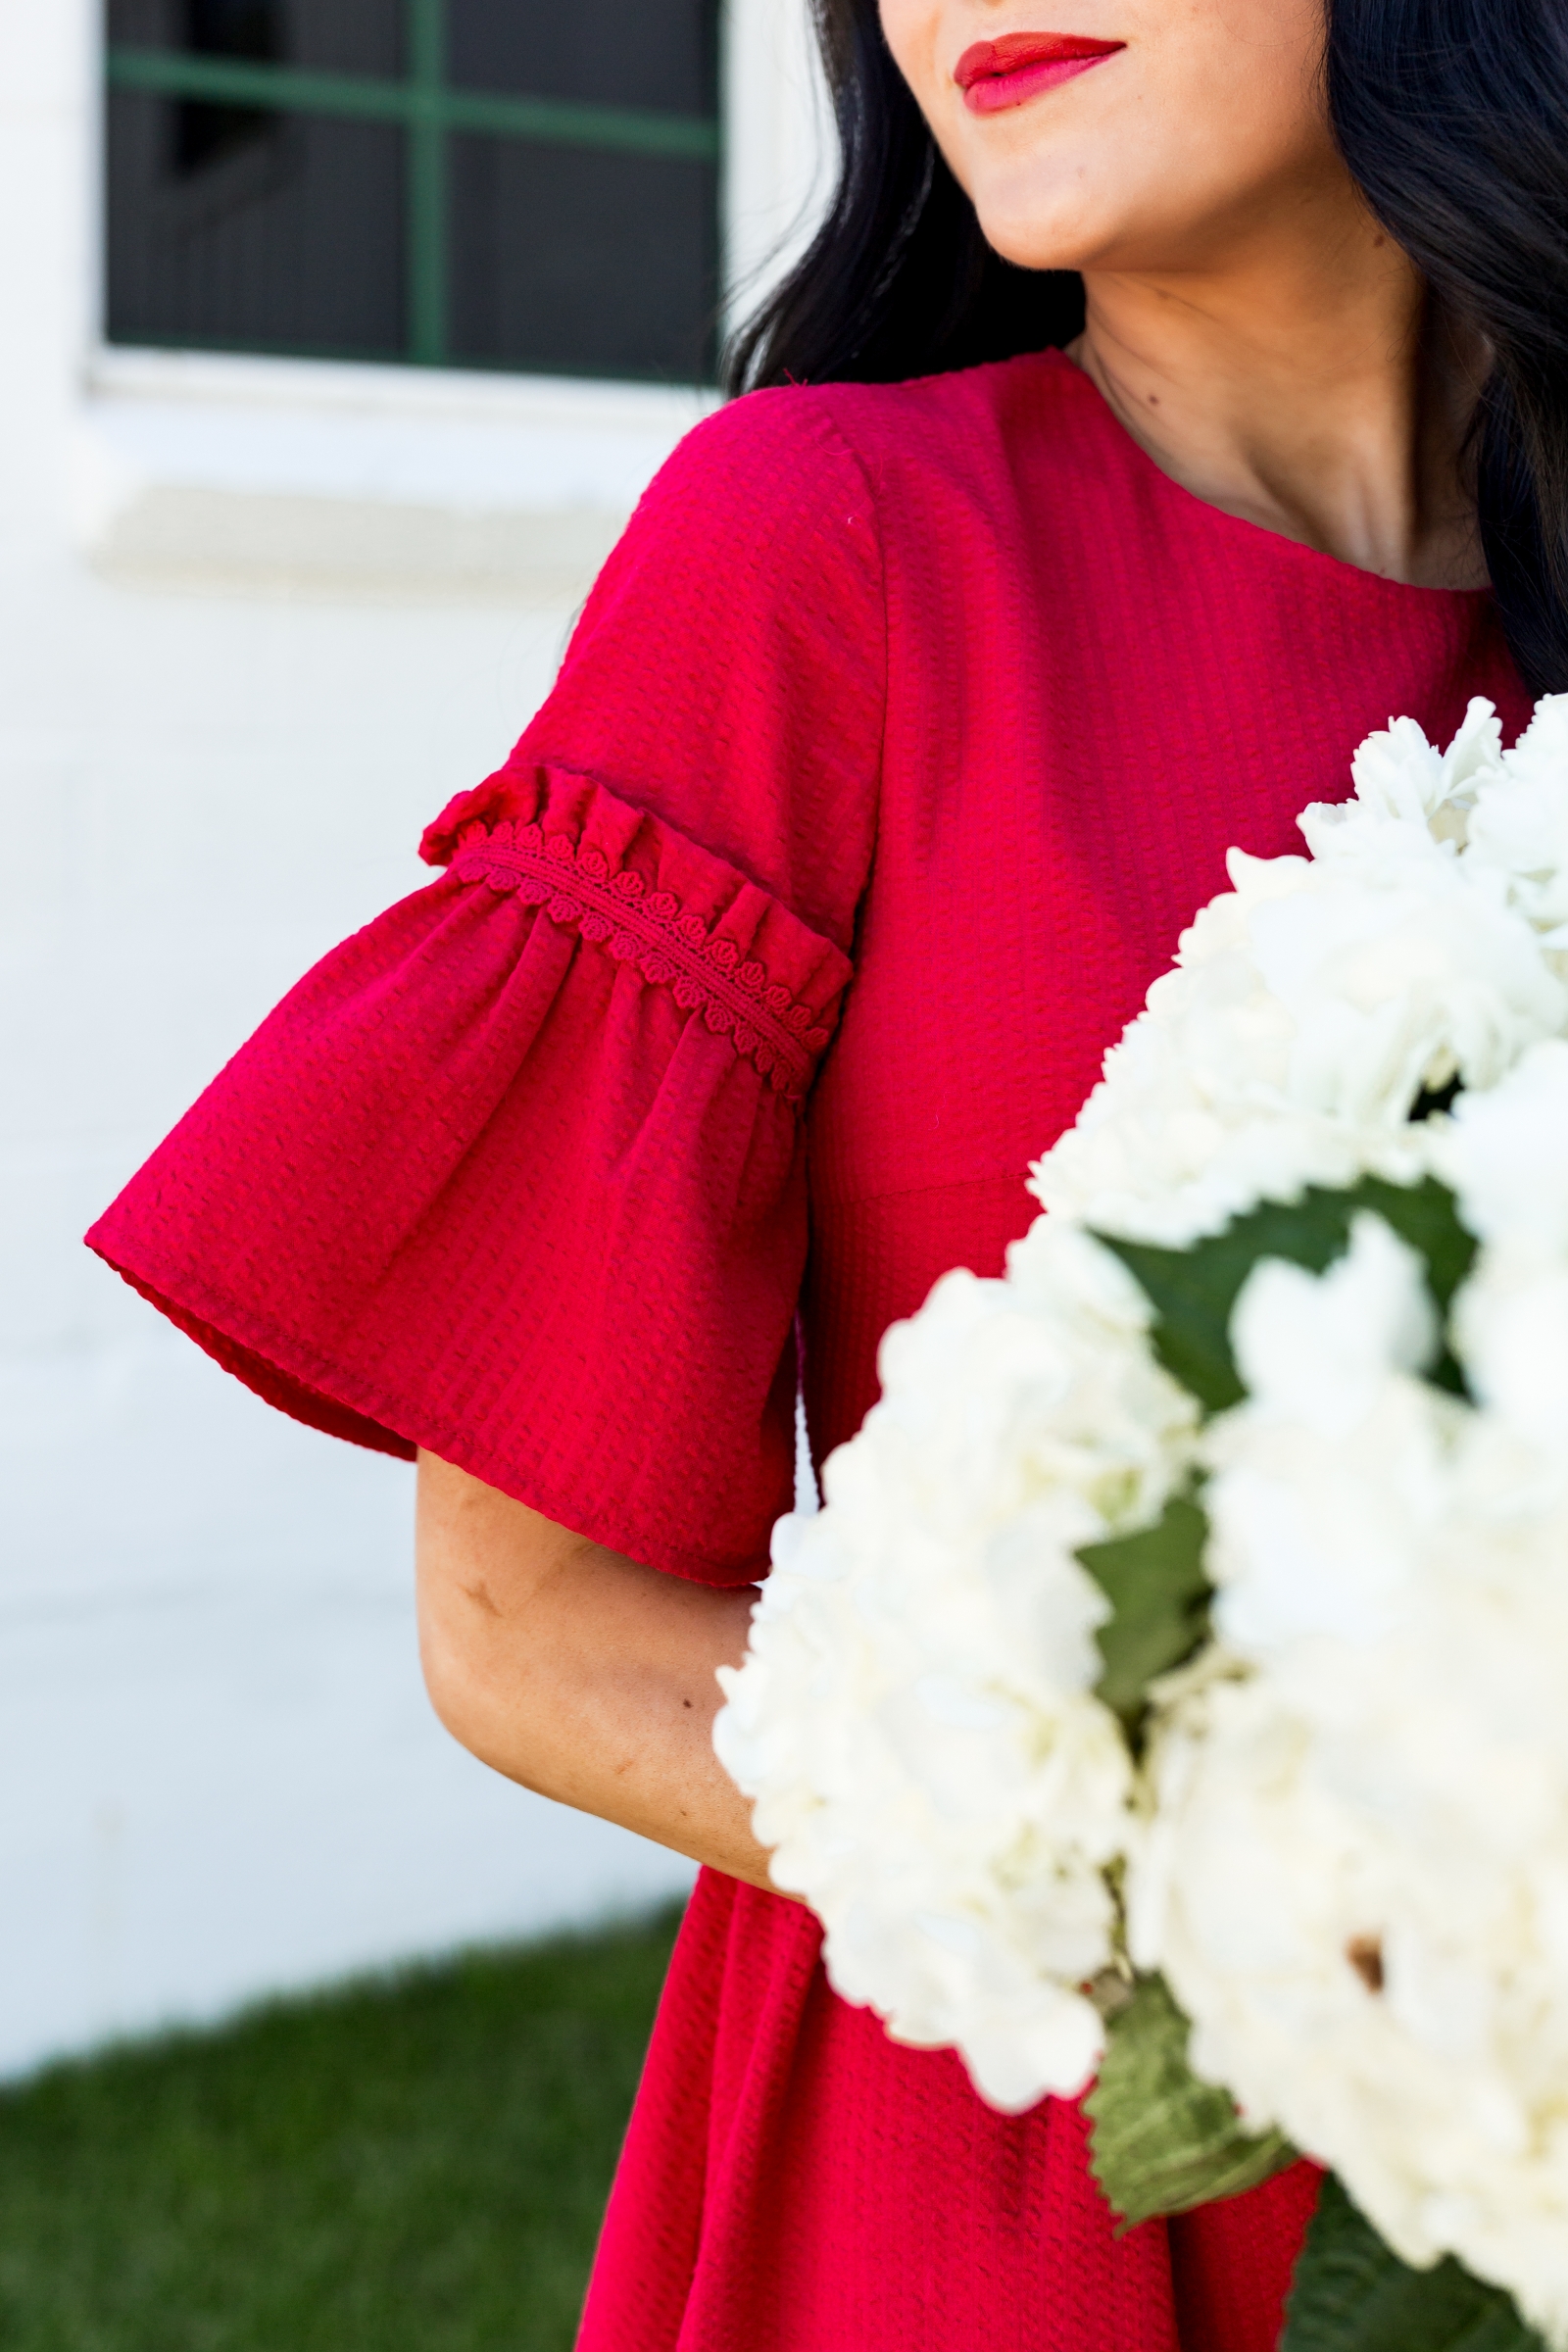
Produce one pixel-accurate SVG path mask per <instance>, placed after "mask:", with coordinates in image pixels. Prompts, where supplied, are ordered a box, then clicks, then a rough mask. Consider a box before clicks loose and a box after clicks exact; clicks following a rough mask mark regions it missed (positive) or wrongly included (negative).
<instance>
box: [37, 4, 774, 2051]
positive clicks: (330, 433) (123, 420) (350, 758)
mask: <svg viewBox="0 0 1568 2352" xmlns="http://www.w3.org/2000/svg"><path fill="white" fill-rule="evenodd" d="M803 23H804V10H803V7H802V5H801V0H736V5H735V13H734V20H733V23H732V28H731V44H730V59H729V68H728V77H729V86H730V105H731V111H732V129H733V132H734V134H735V135H733V136H732V139H731V144H730V153H731V156H732V158H733V159H734V160H733V161H732V164H731V176H730V184H729V190H728V197H729V207H730V223H731V228H730V251H731V262H732V269H733V270H734V271H735V272H736V273H737V274H739V275H747V276H751V277H753V278H754V279H755V276H756V273H757V272H758V270H760V266H761V264H762V261H763V257H764V255H765V253H766V251H767V250H768V248H769V246H770V244H776V241H777V239H778V238H779V236H780V235H781V234H782V233H783V232H784V231H785V230H787V229H788V228H790V227H791V226H792V225H798V223H799V221H800V220H801V219H802V218H803V217H804V215H805V213H806V211H807V209H808V207H809V201H810V197H811V193H812V189H813V187H814V186H815V185H817V184H818V183H819V180H820V139H819V135H818V132H817V130H814V129H813V112H812V109H813V99H812V85H811V81H810V75H809V67H808V64H807V58H806V48H805V42H804V33H803ZM97 40H98V12H97V9H96V6H95V5H94V0H47V4H46V5H40V0H0V809H3V824H4V847H3V850H0V1007H3V1016H4V1017H3V1026H0V2072H15V2071H17V2070H19V2069H22V2068H25V2067H27V2066H29V2065H31V2064H33V2063H35V2062H37V2061H38V2060H39V2059H40V2058H42V2057H45V2056H47V2055H48V2054H50V2053H53V2052H57V2051H62V2050H68V2049H73V2048H77V2047H80V2046H83V2045H86V2044H90V2043H91V2042H92V2041H94V2040H95V2039H97V2038H99V2037H101V2036H102V2035H104V2034H111V2033H122V2032H129V2031H137V2030H141V2029H143V2028H147V2027H150V2026H153V2025H155V2024H158V2023H160V2022H162V2021H165V2020H168V2019H174V2018H181V2019H183V2018H202V2017H208V2016H212V2015H216V2014H221V2012H222V2011H223V2010H225V2009H226V2008H228V2007H230V2006H231V2005H232V2004H234V2003H235V2002H237V2001H239V2000H242V1999H245V1998H248V1997H250V1996H252V1995H254V1994H256V1993H259V1992H262V1991H268V1990H272V1989H275V1988H278V1987H281V1986H287V1985H298V1984H304V1983H308V1982H313V1981H318V1980H320V1979H322V1978H325V1977H329V1976H331V1975H334V1974H336V1973H339V1972H342V1971H345V1970H348V1969H352V1968H356V1967H360V1966H363V1965H367V1964H372V1963H377V1962H380V1961H384V1960H387V1959H391V1958H395V1957H397V1956H400V1955H404V1954H412V1953H417V1952H424V1951H429V1950H433V1949H440V1948H442V1947H445V1946H449V1945H451V1944H454V1943H457V1942H460V1941H462V1940H465V1939H467V1938H472V1937H483V1936H502V1935H511V1934H515V1933H518V1932H523V1931H528V1930H532V1929H536V1928H540V1927H543V1926H546V1925H549V1924H552V1923H556V1922H561V1921H565V1920H576V1919H582V1918H586V1917H591V1916H593V1915H595V1914H596V1913H602V1912H604V1911H606V1910H608V1909H611V1908H613V1907H616V1906H625V1905H629V1904H635V1903H640V1902H643V1901H645V1900H647V1899H649V1898H651V1897H653V1896H655V1895H657V1894H659V1893H662V1892H663V1891H665V1890H669V1889H672V1888H677V1887H680V1886H682V1885H683V1884H684V1883H685V1880H686V1877H687V1873H686V1872H685V1870H684V1867H683V1866H682V1865H681V1864H679V1863H678V1862H676V1861H674V1860H673V1859H672V1858H671V1857H669V1856H667V1855H664V1854H662V1853H661V1852H660V1851H658V1850H657V1849H655V1848H652V1847H648V1846H645V1845H642V1844H641V1843H639V1842H638V1841H637V1840H635V1839H633V1838H627V1837H624V1836H622V1835H620V1834H619V1833H618V1832H614V1831H612V1830H609V1829H607V1828H604V1827H603V1826H602V1825H599V1824H596V1823H590V1822H587V1821H584V1820H582V1819H580V1818H579V1817H577V1816H574V1815H570V1814H566V1813H564V1812H561V1811H559V1810H558V1809H557V1808H554V1807H552V1806H550V1805H548V1804H545V1803H543V1802H542V1801H539V1800H535V1799H532V1798H530V1797H528V1796H526V1795H524V1794H523V1793H521V1792H520V1791H518V1790H516V1789H512V1788H510V1787H509V1786H507V1785H506V1784H504V1783H502V1782H501V1781H499V1780H496V1779H494V1778H493V1777H492V1776H490V1775H489V1774H487V1773H486V1772H484V1771H483V1770H482V1768H481V1767H480V1766H478V1765H476V1764H474V1763H472V1762H471V1761H470V1760H469V1759H468V1758H467V1757H466V1756H465V1755H463V1754H462V1753H461V1752H460V1751H459V1750H458V1749H457V1748H456V1747H455V1746H454V1745H453V1744H452V1743H451V1742H450V1741H449V1740H447V1739H446V1737H445V1735H444V1734H443V1733H442V1732H441V1731H440V1730H439V1728H438V1727H437V1726H436V1724H435V1722H434V1720H433V1718H432V1717H431V1715H430V1713H429V1711H428V1708H427V1705H426V1703H425V1700H424V1697H423V1693H422V1691H421V1689H420V1687H419V1683H418V1677H417V1665H416V1660H415V1651H414V1639H413V1626H412V1612H411V1605H410V1595H409V1554H410V1530H409V1512H410V1501H411V1478H410V1473H409V1472H408V1471H407V1469H406V1468H405V1467H404V1466H403V1465H401V1464H397V1463H392V1462H389V1461H387V1460H385V1459H382V1458H379V1457H372V1456H368V1455H366V1454H362V1453H359V1452H357V1451H355V1450H354V1449H352V1448H349V1447H345V1446H337V1445H335V1444H333V1443H332V1442H331V1441H329V1440H327V1439H324V1438H321V1437H318V1436H316V1435H315V1434H314V1433H311V1432H308V1431H305V1430H302V1429H300V1428H298V1427H296V1426H295V1425H293V1424H292V1423H289V1422H287V1421H284V1420H282V1419H281V1418H279V1417H278V1416H276V1415H274V1414H271V1413H270V1412H269V1411H268V1410H267V1409H266V1408H265V1407H264V1406H262V1405H260V1404H258V1403H257V1402H256V1401H255V1400H253V1399H252V1398H251V1397H249V1396H248V1395H246V1394H245V1393H244V1392H243V1391H242V1390H240V1389H239V1388H238V1387H237V1386H236V1385H235V1384H233V1383H232V1382H230V1381H228V1380H226V1379H225V1378H224V1377H223V1376H222V1375H221V1373H219V1372H218V1371H217V1370H216V1369H214V1367H213V1366H212V1365H210V1364H209V1363H208V1362H207V1360H206V1359H205V1358H204V1357H202V1356H201V1355H200V1354H199V1353H198V1352H197V1350H195V1349H194V1348H191V1347H190V1346H188V1345H187V1344H186V1343H185V1342H183V1341H181V1340H180V1339H178V1338H177V1337H176V1336H175V1335H174V1334H172V1332H170V1331H169V1330H168V1329H167V1328H166V1327H165V1326H164V1325H163V1324H162V1323H161V1321H160V1320H159V1319H158V1318H157V1317H156V1316H155V1315H154V1314H153V1313H152V1312H151V1311H150V1310H149V1309H147V1308H146V1307H144V1306H143V1305H141V1304H140V1302H139V1301H137V1300H136V1299H134V1298H133V1297H132V1296H131V1295H130V1294H129V1293H128V1292H127V1291H125V1290H123V1288H122V1287H121V1285H119V1284H118V1283H117V1282H116V1281H115V1279H114V1278H113V1276H111V1275H110V1274H108V1273H107V1272H106V1271H105V1270H104V1269H103V1268H102V1267H101V1266H100V1265H99V1264H98V1263H97V1261H96V1260H94V1259H92V1258H91V1257H90V1256H89V1255H88V1254H87V1253H86V1252H85V1251H84V1250H82V1249H81V1247H80V1244H79V1238H78V1237H79V1235H80V1233H81V1231H82V1230H83V1228H84V1227H85V1226H86V1224H87V1223H88V1222H89V1221H90V1219H91V1218H92V1216H93V1215H94V1214H95V1213H96V1211H97V1210H98V1209H99V1208H100V1207H101V1206H102V1205H103V1204H104V1203H105V1202H106V1201H108V1200H109V1198H110V1197H111V1196H112V1195H113V1194H114V1192H115V1191H116V1190H117V1189H118V1188H119V1186H120V1184H121V1183H122V1182H123V1179H124V1177H125V1176H126V1175H127V1174H128V1173H129V1172H130V1171H131V1169H132V1168H133V1167H134V1166H135V1165H136V1164H137V1163H138V1161H139V1159H140V1158H141V1157H142V1156H143V1154H144V1153H145V1152H147V1151H148V1149H149V1148H150V1147H151V1146H152V1145H153V1144H154V1143H155V1142H156V1141H157V1139H158V1137H159V1136H160V1135H161V1134H162V1133H163V1132H164V1131H165V1129H166V1128H167V1127H168V1126H169V1124H170V1123H171V1122H172V1120H173V1119H174V1118H175V1117H176V1116H177V1115H178V1113H179V1112H180V1111H181V1110H182V1109H183V1108H184V1106H185V1105H186V1103H188V1102H189V1101H190V1100H191V1098H192V1097H193V1096H194V1095H195V1094H196V1093H197V1092H198V1090H199V1089H200V1088H201V1086H202V1085H203V1084H204V1083H205V1081H206V1080H207V1078H208V1077H209V1076H210V1075H211V1074H212V1073H213V1071H214V1070H215V1069H216V1068H217V1067H218V1066H219V1064H220V1063H221V1061H222V1060H223V1058H224V1057H225V1056H226V1054H228V1053H229V1052H230V1051H231V1050H232V1048H233V1047H234V1045H235V1044H236V1043H237V1042H238V1041H239V1040H240V1039H241V1038H242V1037H243V1036H244V1035H245V1034H246V1033H247V1032H248V1030H249V1029H250V1028H251V1027H252V1026H253V1024H254V1023H255V1022H256V1021H257V1020H258V1019H259V1018H260V1017H261V1015H262V1014H263V1013H264V1012H265V1011H266V1010H267V1008H268V1006H269V1005H270V1004H271V1003H272V1002H273V1000H274V999H275V998H276V997H277V996H278V995H279V994H280V993H281V992H282V990H283V989H284V988H286V987H287V986H288V984H289V983H290V982H291V981H292V980H293V979H294V978H295V977H296V976H297V975H298V973H299V972H300V971H301V970H302V969H303V968H304V967H305V966H306V965H307V964H308V963H310V962H311V961H312V960H313V959H314V958H315V957H316V956H318V955H319V954H320V953H321V952H322V951H323V950H325V949H326V948H327V947H328V946H330V945H331V944H332V943H333V942H334V941H335V940H336V939H338V938H339V937H340V936H342V934H343V933H344V932H346V931H348V930H349V929H351V928H352V927H354V926H355V925H357V924H358V923H360V922H363V921H364V920H365V919H366V918H367V917H368V915H370V914H372V913H373V912H375V911H376V909H377V908H379V907H382V906H383V905H385V904H386V903H388V902H389V901H390V900H392V899H394V898H396V897H398V896H400V895H401V894H402V893H403V892H404V891H406V890H407V889H409V888H411V887H414V886H415V885H416V884H417V882H418V881H419V880H420V879H422V878H423V872H424V869H422V868H421V867H419V866H418V865H417V862H416V860H415V858H414V844H415V842H416V840H417V835H418V832H419V829H420V826H421V825H422V823H423V822H424V820H425V819H426V818H427V817H428V816H429V815H430V814H431V813H432V812H433V811H434V810H435V809H438V808H439V807H440V806H441V804H442V803H443V802H444V801H445V800H446V799H447V798H448V797H449V795H451V794H452V793H453V792H455V791H458V790H460V789H462V788H463V787H465V786H466V785H467V784H469V783H471V782H473V781H474V780H476V779H477V778H478V777H479V776H480V775H482V774H483V773H484V772H486V770H487V769H488V768H490V767H491V766H493V765H494V764H495V763H496V762H497V760H499V759H500V758H501V757H502V755H503V754H504V753H505V751H506V749H507V747H508V746H509V744H510V743H511V742H512V740H513V738H514V737H515V734H516V733H517V732H518V730H519V728H520V727H521V725H522V723H523V721H524V720H525V718H526V717H527V715H528V713H529V711H531V710H532V709H533V708H534V706H535V705H536V704H537V702H538V701H539V700H540V698H541V697H542V695H543V694H544V693H545V691H546V690H547V688H548V685H549V682H550V679H551V676H552V674H553V670H554V667H555V663H556V662H557V660H558V658H559V655H560V651H561V648H562V645H563V642H564V635H565V632H566V629H567V627H568V625H569V620H570V615H571V612H572V610H573V608H574V606H575V605H576V603H577V602H578V601H579V599H580V597H581V595H582V593H583V591H584V589H585V587H586V584H587V581H588V579H589V577H590V576H591V573H592V569H593V567H594V564H596V563H597V562H598V560H599V559H600V557H601V556H602V554H603V552H604V550H605V548H606V547H607V546H608V545H609V544H610V543H611V541H612V539H613V535H614V531H615V529H616V528H617V527H618V522H619V520H620V518H621V517H622V516H623V515H624V514H625V512H626V511H627V509H628V508H629V505H630V503H631V501H632V499H633V498H634V497H635V495H636V492H637V490H638V489H639V488H640V486H641V484H642V482H643V481H644V480H645V479H646V478H647V476H648V474H649V473H650V472H651V471H652V470H653V468H654V466H656V465H657V464H658V463H659V462H660V460H661V459H662V456H663V454H664V453H665V452H666V451H667V449H668V448H669V447H670V446H671V445H672V444H673V442H674V440H675V439H676V438H677V437H678V435H679V434H680V432H681V431H683V430H684V429H685V428H686V426H687V425H688V424H689V423H690V422H691V421H692V420H693V419H694V418H695V417H696V416H697V415H698V414H699V412H700V407H701V404H700V403H699V402H698V401H697V400H696V399H695V398H693V397H686V396H680V395H668V394H661V393H657V392H649V391H637V390H631V389H627V390H626V391H624V392H622V391H619V390H617V389H616V388H615V387H606V386H597V387H593V386H571V385H563V384H560V383H553V384H552V383H545V382H528V381H525V380H498V379H494V378H486V379H480V378H471V377H468V378H466V377H462V376H457V375H444V376H423V375H419V376H416V375H412V374H404V373H402V372H400V371H397V370H383V369H374V368H314V367H308V366H306V367H296V366H293V365H281V364H277V363H265V362H256V363H251V362H246V361H234V362H227V361H215V360H202V359H194V358H193V359H191V360H189V361H185V360H182V359H180V358H178V357H172V358H171V357H169V356H161V355H154V354H146V355H138V354H125V353H108V354H105V353H102V352H100V351H99V350H98V349H97V346H96V314H97V294H96V288H97V278H98V265H97V241H96V228H95V216H96V202H97V197H96V186H97V140H98V123H97V77H98V63H97Z"/></svg>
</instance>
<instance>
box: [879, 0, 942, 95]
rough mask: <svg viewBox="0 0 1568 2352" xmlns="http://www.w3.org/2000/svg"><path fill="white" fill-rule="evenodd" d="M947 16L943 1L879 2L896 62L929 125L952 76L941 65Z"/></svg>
mask: <svg viewBox="0 0 1568 2352" xmlns="http://www.w3.org/2000/svg"><path fill="white" fill-rule="evenodd" d="M945 13H948V12H947V11H946V10H945V7H944V0H880V6H879V9H878V14H879V15H880V17H881V20H882V37H883V39H884V40H885V41H886V42H887V45H888V48H889V50H890V51H891V52H892V56H893V62H894V64H895V65H896V66H897V67H898V69H899V72H900V73H902V74H903V75H904V78H905V80H906V81H907V83H908V85H909V87H910V89H911V90H913V92H914V95H915V98H916V100H917V101H918V103H919V106H920V109H921V112H922V113H923V114H924V115H925V116H926V118H927V120H928V121H929V120H931V119H932V118H933V110H934V109H935V110H938V111H940V108H941V101H942V99H943V98H944V97H945V96H946V95H947V89H946V84H947V82H948V79H949V76H948V74H947V73H945V72H944V71H943V69H942V66H941V63H940V60H941V56H942V50H943V40H942V35H943V29H944V25H943V19H944V15H945ZM960 46H961V44H960ZM955 55H956V51H955Z"/></svg>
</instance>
